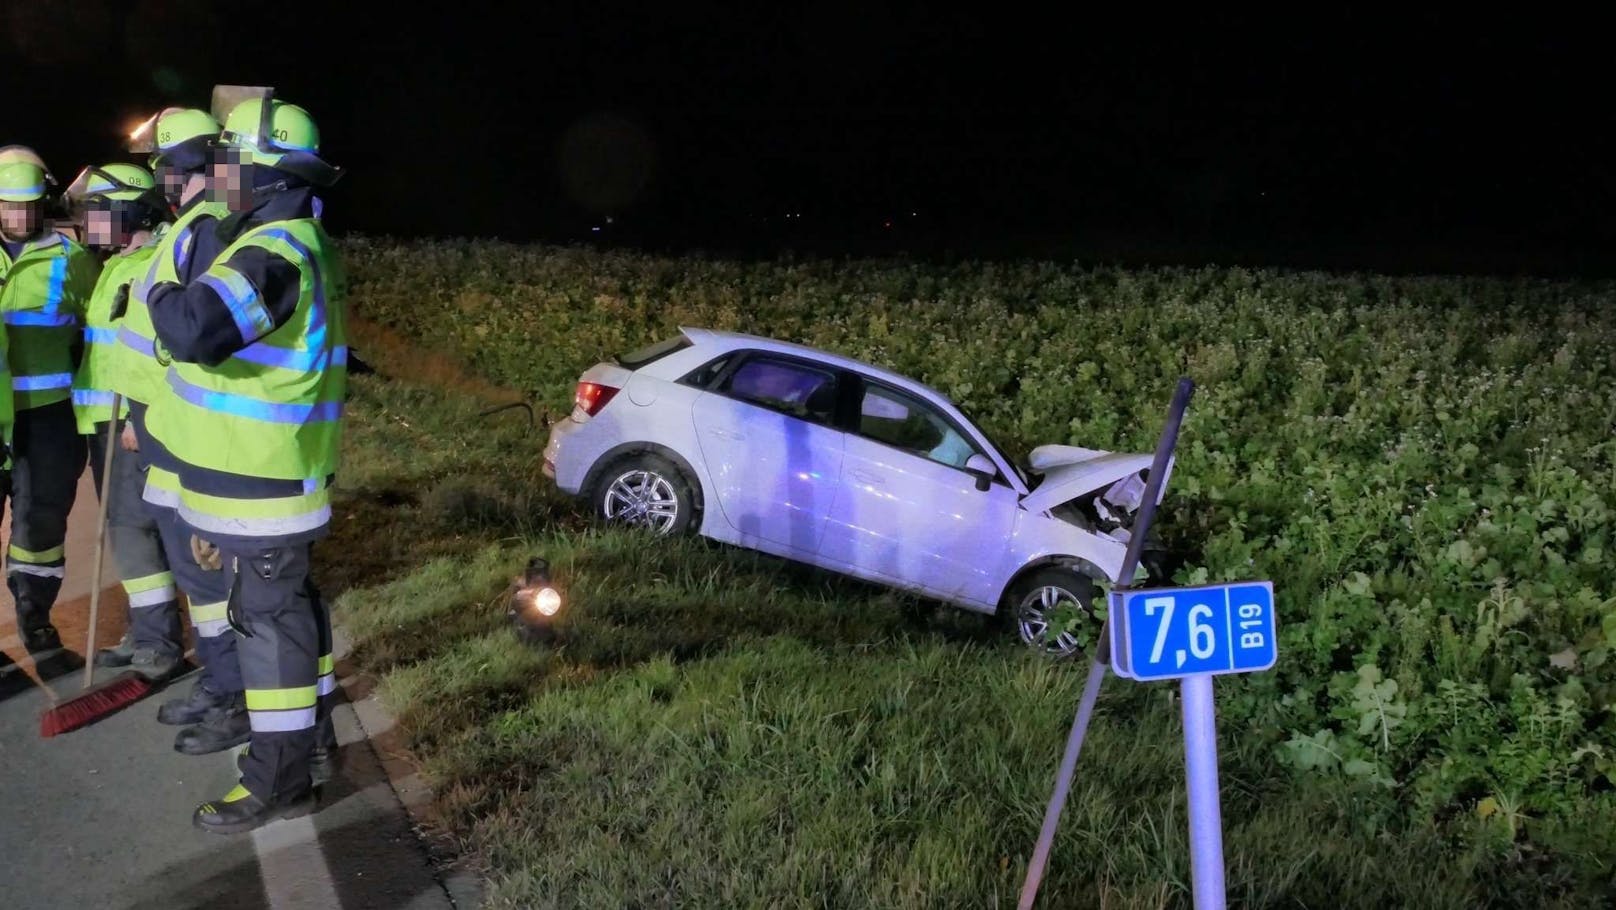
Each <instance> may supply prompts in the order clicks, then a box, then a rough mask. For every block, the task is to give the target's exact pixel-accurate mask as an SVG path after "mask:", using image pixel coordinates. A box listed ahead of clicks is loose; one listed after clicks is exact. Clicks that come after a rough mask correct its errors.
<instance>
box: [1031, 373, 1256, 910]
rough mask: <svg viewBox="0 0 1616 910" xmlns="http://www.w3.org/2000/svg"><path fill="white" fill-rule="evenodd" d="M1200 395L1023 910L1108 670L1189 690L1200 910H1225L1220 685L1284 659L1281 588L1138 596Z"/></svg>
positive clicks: (1073, 742)
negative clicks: (1215, 689) (1228, 676)
mask: <svg viewBox="0 0 1616 910" xmlns="http://www.w3.org/2000/svg"><path fill="white" fill-rule="evenodd" d="M1193 389H1194V386H1193V384H1192V383H1191V382H1190V380H1189V379H1187V378H1186V379H1180V380H1179V384H1178V391H1177V392H1176V393H1175V394H1174V396H1173V404H1172V408H1171V409H1170V410H1169V411H1168V414H1167V425H1166V426H1165V427H1164V428H1163V429H1162V435H1161V440H1160V442H1159V443H1158V444H1157V447H1156V459H1155V461H1154V462H1153V464H1152V465H1151V469H1150V478H1149V480H1148V481H1147V483H1146V484H1145V494H1144V501H1143V503H1142V505H1141V508H1140V510H1139V516H1138V518H1137V520H1136V521H1135V522H1134V527H1133V529H1132V532H1131V536H1130V537H1129V539H1128V552H1127V555H1126V556H1125V557H1124V559H1123V563H1122V570H1121V572H1120V574H1119V577H1118V578H1117V579H1116V585H1115V586H1114V587H1113V588H1112V591H1111V594H1110V596H1109V599H1108V601H1107V606H1108V610H1107V612H1106V622H1105V626H1104V627H1103V628H1102V629H1101V633H1100V641H1099V643H1098V646H1097V647H1096V648H1095V655H1094V663H1093V665H1092V666H1091V667H1090V668H1089V676H1088V680H1087V682H1086V683H1085V684H1084V686H1083V696H1082V698H1081V700H1080V701H1079V703H1078V710H1077V717H1076V718H1075V719H1074V720H1073V722H1072V732H1071V734H1070V735H1069V736H1068V737H1067V740H1066V753H1065V755H1063V756H1062V758H1061V766H1060V772H1059V774H1058V775H1057V776H1056V779H1055V792H1054V794H1052V795H1051V796H1050V800H1049V807H1048V809H1047V810H1046V811H1045V813H1044V824H1043V828H1042V829H1041V830H1040V831H1039V834H1038V843H1037V846H1036V847H1035V848H1034V849H1033V855H1032V860H1031V862H1029V863H1028V865H1027V878H1026V881H1025V882H1024V883H1023V885H1022V889H1021V900H1020V903H1019V904H1018V908H1019V910H1032V906H1033V903H1034V901H1036V900H1037V897H1038V886H1039V884H1040V883H1041V882H1042V881H1043V875H1044V868H1045V866H1046V865H1047V864H1048V861H1049V851H1050V846H1051V844H1052V843H1053V841H1054V838H1055V829H1056V827H1057V826H1058V825H1059V823H1060V814H1061V810H1062V808H1063V807H1064V806H1065V804H1066V796H1067V793H1068V792H1069V791H1070V789H1071V783H1072V774H1073V772H1074V771H1075V769H1076V766H1077V757H1078V754H1079V752H1081V751H1082V748H1083V738H1084V735H1085V733H1086V732H1087V730H1088V725H1089V720H1090V718H1091V717H1092V716H1093V713H1094V702H1095V700H1096V698H1098V696H1099V692H1100V685H1101V684H1102V683H1103V682H1104V681H1105V671H1106V666H1107V664H1108V663H1109V664H1110V667H1111V669H1113V670H1115V671H1116V673H1117V675H1118V676H1121V677H1123V678H1125V679H1132V680H1135V681H1137V682H1153V681H1157V680H1167V679H1177V680H1180V681H1181V682H1180V694H1181V696H1182V702H1183V718H1184V772H1185V780H1186V785H1187V789H1188V791H1189V815H1190V872H1191V875H1192V877H1193V880H1194V886H1193V887H1194V892H1195V907H1196V910H1223V908H1224V904H1225V900H1226V894H1227V889H1226V886H1225V883H1224V866H1223V812H1222V808H1221V806H1220V804H1219V795H1218V732H1217V716H1216V710H1215V707H1214V704H1213V697H1212V677H1213V676H1216V675H1219V674H1223V673H1254V672H1259V671H1262V670H1267V669H1269V668H1270V667H1272V666H1273V665H1274V662H1275V661H1276V660H1277V659H1278V656H1279V652H1278V642H1277V639H1276V638H1275V627H1276V623H1275V611H1274V586H1273V583H1272V582H1268V581H1245V582H1235V583H1231V584H1222V585H1202V586H1199V587H1193V588H1141V589H1134V588H1133V587H1132V581H1133V574H1134V569H1135V567H1137V566H1138V564H1139V554H1140V550H1141V549H1142V548H1143V545H1144V541H1145V536H1146V534H1147V533H1148V532H1149V530H1150V523H1151V521H1152V519H1153V518H1154V517H1155V509H1156V503H1157V501H1158V500H1159V499H1160V498H1161V493H1162V489H1161V488H1162V481H1163V479H1164V477H1165V474H1166V469H1167V465H1168V464H1169V462H1170V460H1171V458H1172V453H1173V449H1174V447H1175V446H1176V445H1177V444H1178V430H1179V425H1180V423H1181V422H1182V420H1183V417H1184V411H1185V409H1186V408H1187V407H1188V406H1189V399H1190V394H1191V392H1192V391H1193Z"/></svg>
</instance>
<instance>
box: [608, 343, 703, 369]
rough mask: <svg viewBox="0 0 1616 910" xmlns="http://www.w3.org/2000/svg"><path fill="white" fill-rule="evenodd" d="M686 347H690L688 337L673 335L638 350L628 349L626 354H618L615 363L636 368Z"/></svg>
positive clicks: (625, 367) (626, 367)
mask: <svg viewBox="0 0 1616 910" xmlns="http://www.w3.org/2000/svg"><path fill="white" fill-rule="evenodd" d="M688 347H690V339H689V338H686V337H685V336H684V335H675V336H673V337H672V338H667V339H664V340H662V341H659V342H657V343H656V344H653V345H648V346H646V347H643V348H640V349H639V350H635V351H630V352H628V353H627V354H622V355H619V356H618V357H617V358H616V360H617V365H618V366H620V367H623V368H624V369H628V370H637V369H639V368H640V367H643V366H646V365H647V364H651V363H655V362H656V361H658V360H661V359H662V358H664V357H666V356H668V355H669V354H672V353H673V352H674V351H682V350H684V349H685V348H688Z"/></svg>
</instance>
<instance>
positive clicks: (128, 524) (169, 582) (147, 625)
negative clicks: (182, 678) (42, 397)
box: [89, 422, 185, 657]
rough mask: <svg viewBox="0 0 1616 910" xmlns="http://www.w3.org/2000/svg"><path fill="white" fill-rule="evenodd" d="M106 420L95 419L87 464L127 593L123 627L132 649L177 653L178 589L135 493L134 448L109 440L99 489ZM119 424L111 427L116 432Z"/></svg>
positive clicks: (140, 482) (141, 480) (142, 480)
mask: <svg viewBox="0 0 1616 910" xmlns="http://www.w3.org/2000/svg"><path fill="white" fill-rule="evenodd" d="M110 426H111V424H110V423H108V422H102V423H98V424H96V425H95V434H94V435H93V436H91V437H90V438H89V442H90V470H91V471H92V472H93V473H94V474H95V495H96V496H98V497H100V498H101V499H104V500H105V501H106V508H107V541H108V543H110V545H111V547H112V558H113V561H114V563H115V564H116V567H117V571H118V577H119V578H120V579H121V580H122V582H123V589H124V593H125V594H127V595H128V597H129V631H130V637H131V638H132V639H133V640H134V643H135V647H136V648H138V649H146V648H149V649H152V650H154V651H157V652H158V653H161V654H164V655H167V656H172V657H178V656H179V655H180V654H181V653H182V652H184V650H185V639H184V637H183V634H182V632H181V629H180V606H179V594H178V591H177V590H176V588H175V584H174V573H173V572H172V571H171V570H170V568H169V563H168V558H167V557H166V556H165V555H164V553H163V539H162V535H161V534H160V533H159V532H158V529H157V522H156V521H155V520H154V519H153V518H152V516H151V514H150V512H148V511H147V509H146V504H145V502H144V501H143V500H142V499H141V497H140V494H141V490H143V489H144V488H145V485H146V477H145V472H143V471H142V470H141V469H140V462H139V459H138V458H136V456H135V453H133V452H126V451H124V450H123V447H122V446H121V445H119V444H118V443H117V442H116V441H114V442H113V447H114V448H113V453H112V477H111V478H110V480H111V485H110V489H102V478H103V473H104V471H105V468H106V459H107V448H106V446H107V432H108V428H109V427H110ZM121 430H122V424H121V423H120V424H119V425H118V426H117V427H115V428H113V429H112V432H113V433H117V432H120V431H121Z"/></svg>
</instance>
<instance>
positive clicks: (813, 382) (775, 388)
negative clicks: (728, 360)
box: [719, 357, 836, 424]
mask: <svg viewBox="0 0 1616 910" xmlns="http://www.w3.org/2000/svg"><path fill="white" fill-rule="evenodd" d="M719 391H720V392H722V393H724V394H726V395H728V396H730V397H731V398H739V399H741V400H742V401H747V402H751V403H752V404H756V405H760V406H762V407H765V408H769V409H770V410H775V411H781V412H784V413H786V414H790V415H792V416H793V417H800V418H802V419H803V420H809V421H812V422H814V423H825V424H828V423H830V422H831V418H832V416H833V415H834V414H835V411H836V376H835V375H834V374H832V373H830V372H828V371H826V370H818V369H814V368H813V367H810V366H806V365H804V364H798V363H792V362H789V361H785V360H776V359H774V358H770V357H754V358H751V359H748V360H747V361H745V362H744V363H742V364H741V365H740V366H738V367H736V368H735V371H734V372H733V373H731V374H730V375H729V378H728V379H726V380H725V381H724V384H723V386H722V388H720V389H719Z"/></svg>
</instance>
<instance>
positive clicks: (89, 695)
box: [39, 392, 156, 738]
mask: <svg viewBox="0 0 1616 910" xmlns="http://www.w3.org/2000/svg"><path fill="white" fill-rule="evenodd" d="M122 403H123V402H122V397H121V396H120V395H118V394H117V393H116V392H114V393H113V395H112V420H111V421H110V422H109V423H108V424H107V448H106V460H105V461H104V463H103V464H102V466H101V497H100V498H101V503H100V517H99V518H98V520H97V532H96V537H95V568H94V569H92V570H91V571H92V575H91V583H90V641H89V644H88V645H86V646H85V651H84V689H83V691H82V692H80V693H79V694H78V695H75V696H73V697H72V698H66V699H62V700H60V701H56V699H55V698H54V693H52V694H53V698H52V700H53V701H56V704H55V705H54V706H53V707H51V708H50V709H48V710H47V711H46V712H45V713H44V715H42V716H41V717H40V719H39V735H40V736H44V737H47V738H48V737H52V736H55V735H57V734H58V733H67V732H68V731H70V730H77V729H78V728H80V727H83V726H87V725H89V724H93V723H95V722H96V721H98V720H100V719H101V718H103V717H106V716H107V715H109V714H113V713H116V712H117V711H120V710H122V709H123V708H125V707H126V706H128V705H131V704H133V703H135V702H137V701H139V700H141V699H142V698H145V697H146V695H147V694H149V693H150V692H151V691H152V689H153V688H155V687H156V683H153V682H152V681H151V680H149V679H147V678H146V677H144V676H142V675H140V674H139V673H136V672H135V671H133V670H126V671H124V672H122V673H119V674H118V675H117V676H114V677H113V678H111V679H109V680H107V681H106V682H104V683H102V684H101V685H99V686H95V685H92V684H93V683H94V682H95V632H96V628H95V627H96V622H97V621H98V620H99V619H100V616H99V612H100V606H101V562H102V557H101V553H102V548H103V546H104V545H105V543H106V539H107V501H108V500H110V499H111V498H112V458H113V456H114V454H115V453H116V447H117V441H118V408H119V406H120V405H122Z"/></svg>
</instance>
